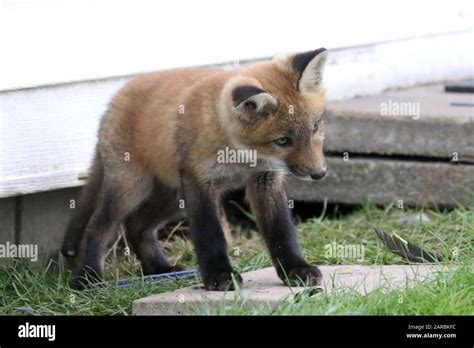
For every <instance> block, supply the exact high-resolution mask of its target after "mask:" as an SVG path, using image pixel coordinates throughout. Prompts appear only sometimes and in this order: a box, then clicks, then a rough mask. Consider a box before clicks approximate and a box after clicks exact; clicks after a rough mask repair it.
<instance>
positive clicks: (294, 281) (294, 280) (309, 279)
mask: <svg viewBox="0 0 474 348" xmlns="http://www.w3.org/2000/svg"><path fill="white" fill-rule="evenodd" d="M280 278H281V279H282V280H283V282H284V283H286V284H287V285H289V286H316V285H320V284H321V280H322V278H323V275H322V273H321V271H320V270H319V269H318V267H316V266H311V265H304V266H299V267H294V268H290V269H287V270H286V275H285V273H283V274H281V275H280Z"/></svg>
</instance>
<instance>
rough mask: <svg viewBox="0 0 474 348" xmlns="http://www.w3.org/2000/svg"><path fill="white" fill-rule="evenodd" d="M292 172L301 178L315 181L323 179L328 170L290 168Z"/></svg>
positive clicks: (300, 167) (301, 167)
mask: <svg viewBox="0 0 474 348" xmlns="http://www.w3.org/2000/svg"><path fill="white" fill-rule="evenodd" d="M289 168H290V172H291V173H292V174H293V175H295V176H296V177H299V178H308V177H309V178H311V179H313V180H319V179H322V178H323V177H324V176H325V175H326V168H325V167H323V168H321V167H318V168H307V167H303V166H297V165H294V166H290V167H289Z"/></svg>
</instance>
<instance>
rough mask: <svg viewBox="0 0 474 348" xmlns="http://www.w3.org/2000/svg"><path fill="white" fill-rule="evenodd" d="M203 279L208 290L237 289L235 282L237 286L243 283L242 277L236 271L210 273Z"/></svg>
mask: <svg viewBox="0 0 474 348" xmlns="http://www.w3.org/2000/svg"><path fill="white" fill-rule="evenodd" d="M203 280H204V287H205V288H206V290H208V291H216V290H217V291H226V290H235V286H234V282H235V283H237V286H239V285H240V284H242V277H241V276H240V274H238V273H236V272H220V273H210V274H208V275H207V276H206V277H205V278H204V279H203Z"/></svg>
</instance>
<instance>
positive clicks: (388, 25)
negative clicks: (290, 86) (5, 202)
mask: <svg viewBox="0 0 474 348" xmlns="http://www.w3.org/2000/svg"><path fill="white" fill-rule="evenodd" d="M355 4H356V5H355ZM468 4H469V3H468V2H466V1H460V2H455V1H440V2H437V3H436V5H434V3H431V2H429V3H424V2H421V4H420V3H418V2H415V3H413V4H412V3H410V2H404V1H401V2H400V1H388V2H382V4H379V3H378V2H373V3H372V2H371V5H370V6H369V5H367V2H365V1H356V2H350V1H348V2H344V3H341V2H340V1H331V2H328V1H325V2H314V1H299V0H296V1H294V0H293V1H283V2H278V1H274V0H272V1H263V0H259V1H247V0H241V1H238V2H235V1H234V2H228V1H221V2H217V1H212V3H211V2H210V1H207V0H206V1H184V2H183V1H182V0H180V1H177V2H175V1H172V2H171V1H166V2H155V1H154V2H145V1H132V0H127V1H113V2H108V1H104V2H102V1H101V2H100V3H99V2H94V3H88V2H85V1H67V2H59V1H43V2H39V1H38V2H37V1H3V2H2V7H1V9H2V12H0V16H2V18H0V35H3V37H2V38H1V42H2V51H3V52H7V53H8V54H1V55H0V69H2V70H1V71H0V72H1V75H0V76H1V78H0V136H1V138H0V197H7V196H11V195H15V194H22V193H30V192H37V191H44V190H50V189H54V188H62V187H69V186H75V185H79V184H80V183H81V182H80V180H79V179H78V175H79V174H80V173H84V172H86V171H87V168H88V166H89V162H90V160H91V157H92V154H93V148H94V145H95V142H96V132H97V126H98V121H99V119H100V116H101V114H102V113H103V111H104V109H105V107H106V104H107V102H108V100H109V99H110V96H111V95H112V94H113V93H114V92H115V91H116V90H117V89H118V88H119V87H120V86H121V85H122V84H123V83H124V81H125V78H123V77H115V78H110V76H118V75H129V74H133V73H136V72H141V71H148V70H159V69H166V68H170V67H175V66H189V65H202V64H211V63H214V62H219V63H221V62H225V61H232V60H235V59H248V58H261V57H269V56H272V55H273V54H274V53H282V52H290V51H299V50H306V49H314V48H317V47H319V46H327V47H328V48H330V49H331V53H330V60H329V63H328V67H327V71H326V76H325V83H326V86H327V90H328V96H329V98H330V99H333V100H334V99H341V98H350V97H354V96H357V95H364V94H373V93H378V92H381V91H383V90H384V89H387V88H392V87H399V86H407V85H414V84H418V83H427V82H432V81H441V80H446V79H459V78H465V77H470V76H473V75H474V74H473V51H472V49H473V48H472V42H474V37H473V33H472V28H470V25H471V22H472V13H471V12H469V6H468ZM469 5H470V4H469ZM362 7H364V8H367V7H370V10H367V9H364V10H362V9H361V8H362ZM2 27H3V28H2ZM6 28H8V30H6V31H5V30H4V29H6ZM354 45H356V46H354ZM104 77H108V78H107V79H100V78H104ZM96 79H97V80H96ZM85 80H96V81H85ZM71 81H75V82H72V83H67V84H60V83H62V82H71ZM48 84H49V85H50V84H58V85H54V86H46V85H48ZM25 86H38V87H37V88H28V89H24V88H22V87H25ZM2 89H3V92H2V91H1V90H2ZM7 90H9V91H7Z"/></svg>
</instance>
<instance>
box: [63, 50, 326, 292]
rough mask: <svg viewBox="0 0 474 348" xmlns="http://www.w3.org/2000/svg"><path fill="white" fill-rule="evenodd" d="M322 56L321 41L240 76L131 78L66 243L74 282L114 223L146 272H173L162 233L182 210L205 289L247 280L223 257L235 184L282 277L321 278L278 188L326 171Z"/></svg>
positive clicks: (118, 98)
mask: <svg viewBox="0 0 474 348" xmlns="http://www.w3.org/2000/svg"><path fill="white" fill-rule="evenodd" d="M326 58H327V51H326V49H324V48H320V49H317V50H315V51H310V52H305V53H299V54H293V55H287V56H283V57H277V58H275V59H273V60H271V61H266V62H261V63H257V64H253V65H249V66H246V67H243V68H242V69H240V70H236V71H225V70H219V69H204V68H202V69H178V70H172V71H165V72H157V73H151V74H145V75H142V76H140V77H137V78H135V79H133V80H131V81H130V82H128V83H127V84H126V85H125V87H123V88H122V89H121V90H120V91H119V92H118V93H117V94H116V95H115V97H114V98H113V99H112V101H111V103H110V106H109V108H108V110H107V112H106V113H105V115H104V116H103V118H102V121H101V125H100V130H99V141H98V144H97V150H96V156H95V159H94V162H93V164H92V168H91V173H90V177H89V179H88V182H87V184H86V186H85V187H84V188H83V189H82V192H81V196H80V199H79V202H78V207H77V209H76V211H75V215H74V216H73V217H72V219H71V221H70V223H69V226H68V230H67V233H66V237H65V240H64V244H63V247H62V253H63V254H64V255H66V256H68V257H73V256H75V257H77V260H78V262H79V269H78V272H77V275H76V277H75V279H74V281H73V283H72V286H73V287H74V288H82V287H84V286H85V278H88V279H93V280H98V279H101V278H102V276H103V268H104V259H105V257H106V256H107V254H108V252H109V251H110V249H111V247H112V245H113V243H114V242H115V241H116V240H117V238H118V231H119V227H120V225H121V224H123V225H124V226H125V230H126V236H127V239H128V240H129V243H130V245H131V248H132V250H133V251H134V252H135V253H136V254H137V256H138V258H139V259H140V261H141V263H142V268H143V272H144V273H145V274H158V273H164V272H169V271H171V270H172V267H171V265H170V264H169V263H168V261H167V260H166V257H165V256H164V254H163V251H162V250H161V248H160V244H159V241H158V235H157V231H158V230H159V229H160V228H162V227H163V226H164V225H165V224H167V223H169V222H171V221H173V220H176V219H177V218H179V217H181V216H182V213H183V212H185V213H186V216H187V219H188V221H189V225H190V229H191V239H192V241H193V244H194V247H195V252H196V255H197V260H198V263H199V269H200V272H201V276H202V279H203V282H204V285H205V287H206V289H208V290H226V289H229V288H231V287H232V285H233V284H234V282H237V283H239V282H241V281H242V279H241V277H240V275H238V274H237V273H236V272H235V271H234V270H233V269H232V267H231V265H230V262H229V258H228V255H227V245H226V240H225V237H224V234H223V231H222V227H221V225H220V223H219V210H220V207H219V204H218V202H219V197H220V195H222V194H223V193H224V192H226V191H228V190H234V189H237V188H241V187H245V189H246V197H247V199H248V201H249V203H250V206H251V208H252V211H253V213H254V214H255V216H256V218H257V225H258V228H259V230H260V231H261V233H262V235H263V238H264V240H265V242H266V245H267V247H268V250H269V252H270V255H271V258H272V260H273V264H274V266H275V268H276V270H277V273H278V275H279V277H280V278H281V279H282V280H283V281H285V282H287V283H290V284H293V283H295V282H298V281H299V282H305V283H307V284H311V285H316V284H318V283H319V282H320V280H321V272H320V271H319V269H318V268H317V267H315V266H312V265H310V264H308V263H307V262H306V261H305V259H304V258H303V256H302V253H301V251H300V250H299V247H298V243H297V241H296V234H295V227H294V225H293V222H292V219H291V215H290V211H289V207H288V201H287V197H286V193H285V191H284V186H283V183H284V178H285V176H286V175H287V173H292V174H293V175H295V176H297V177H299V178H302V179H307V180H318V179H320V178H322V177H323V176H324V175H325V173H326V163H325V159H324V155H323V139H324V127H323V119H322V116H323V112H324V109H325V103H326V102H325V96H324V89H323V88H322V86H321V79H322V72H323V68H324V64H325V62H326ZM224 154H225V156H224ZM183 208H184V209H183Z"/></svg>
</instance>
